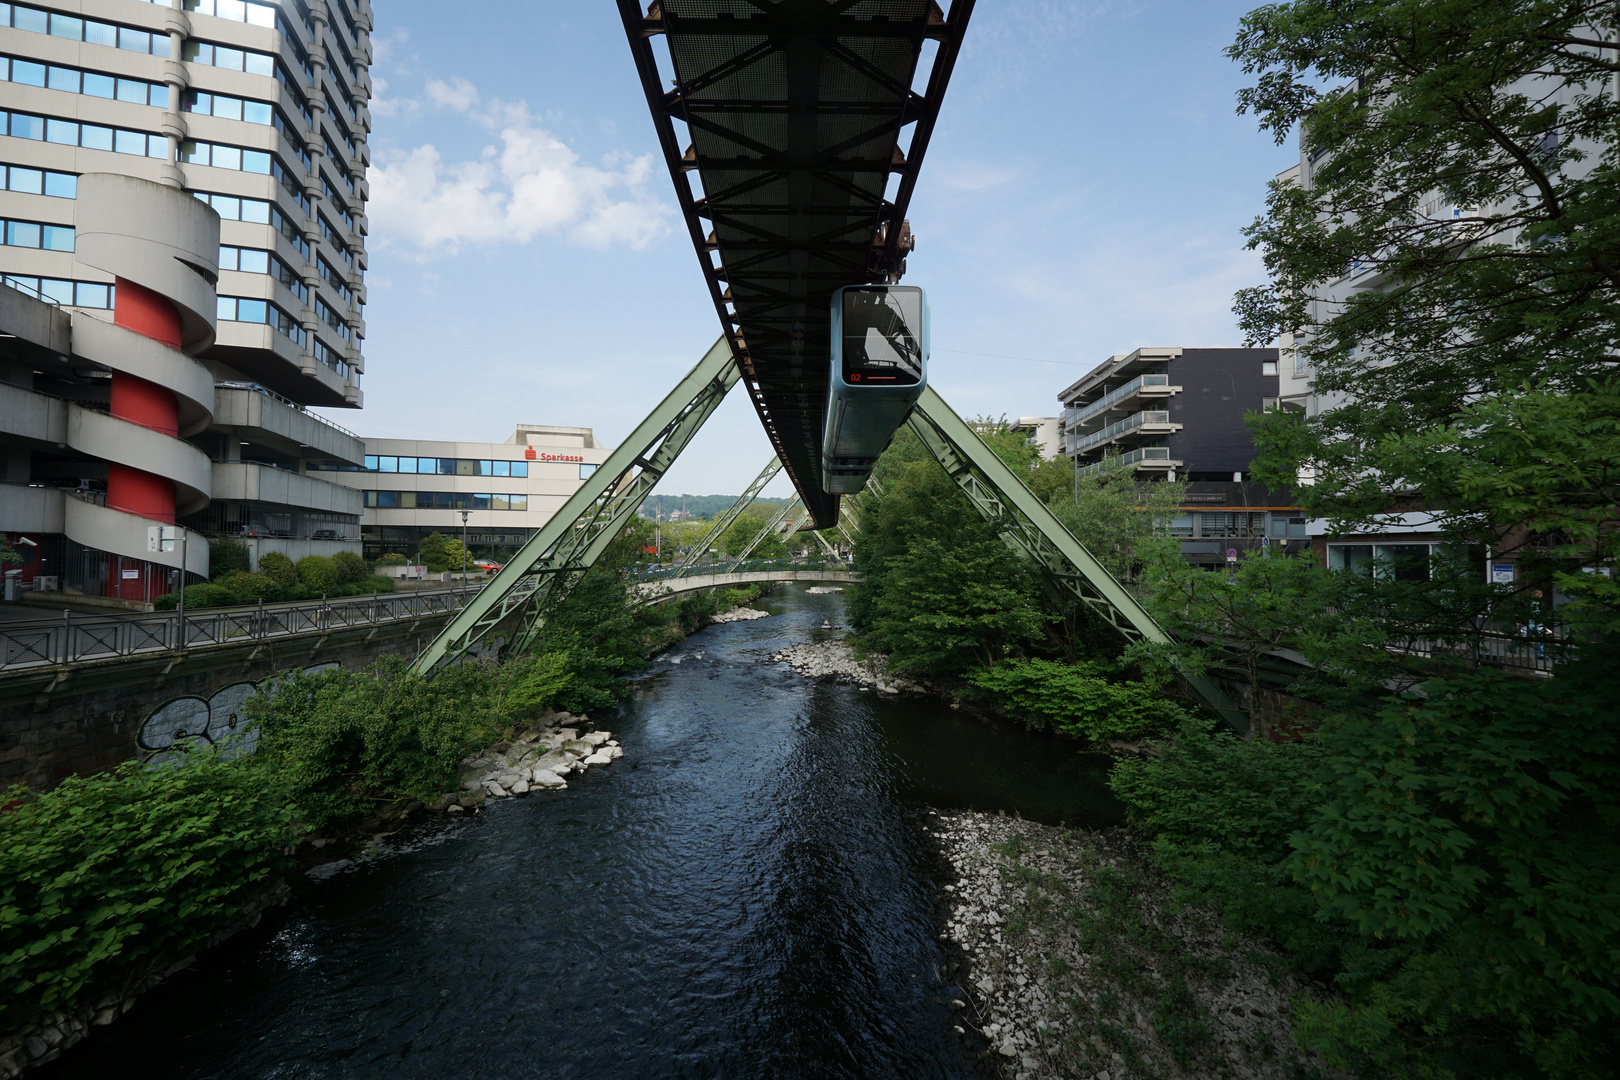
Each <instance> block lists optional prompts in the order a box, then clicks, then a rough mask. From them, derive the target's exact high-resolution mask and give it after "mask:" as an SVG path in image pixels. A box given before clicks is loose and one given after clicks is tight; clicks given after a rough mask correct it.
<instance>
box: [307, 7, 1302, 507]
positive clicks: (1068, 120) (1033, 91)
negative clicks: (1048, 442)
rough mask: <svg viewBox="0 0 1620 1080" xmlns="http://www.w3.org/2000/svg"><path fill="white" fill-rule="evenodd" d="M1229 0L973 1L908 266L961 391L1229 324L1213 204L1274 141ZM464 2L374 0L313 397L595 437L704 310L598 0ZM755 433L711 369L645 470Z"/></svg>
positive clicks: (1227, 278)
mask: <svg viewBox="0 0 1620 1080" xmlns="http://www.w3.org/2000/svg"><path fill="white" fill-rule="evenodd" d="M1252 6H1253V2H1252V0H1245V2H1237V3H1229V2H1225V0H1161V2H1152V0H1140V2H1135V3H1126V2H1121V3H1114V2H1107V0H1099V2H1084V0H1079V2H1073V3H1046V2H1041V0H1016V2H1015V0H979V3H978V5H977V8H976V9H975V13H974V17H973V22H972V24H971V26H970V27H969V30H968V37H967V42H966V46H965V48H964V50H963V53H962V56H961V58H960V60H959V61H958V63H957V67H956V72H955V75H954V77H953V79H952V83H951V88H950V90H949V92H948V94H947V95H946V100H945V104H944V108H943V110H942V112H941V115H940V120H939V125H938V127H937V129H936V131H935V135H934V139H933V143H932V145H931V146H930V148H929V151H928V157H927V160H926V162H925V164H924V167H923V170H922V174H921V178H920V180H919V183H918V186H917V193H916V195H915V197H914V198H913V201H912V205H911V210H910V220H911V223H912V229H913V231H914V232H915V233H916V235H917V238H918V243H917V250H916V251H915V252H914V253H913V254H912V255H911V257H910V260H909V272H908V273H907V276H906V282H907V284H917V285H922V286H923V287H924V288H926V289H927V290H928V291H929V297H930V301H931V303H932V305H933V315H934V333H933V343H934V354H933V360H932V367H931V374H930V378H931V380H932V382H933V383H934V385H935V386H936V387H937V388H938V389H939V391H940V393H941V394H943V395H944V397H945V399H946V400H947V401H949V402H950V403H951V404H952V405H954V406H955V407H956V408H957V410H958V411H959V412H961V413H963V414H964V415H970V416H971V415H975V414H991V415H999V414H1002V413H1006V414H1008V415H1014V416H1016V415H1020V414H1022V415H1052V414H1053V413H1054V412H1055V411H1056V409H1057V401H1056V397H1055V395H1056V394H1057V392H1058V391H1059V390H1061V389H1062V388H1063V387H1064V386H1066V385H1067V384H1068V383H1070V382H1072V381H1073V380H1074V379H1075V378H1077V377H1079V376H1080V375H1081V374H1083V373H1084V372H1085V371H1086V370H1087V369H1089V368H1090V367H1092V366H1094V365H1096V364H1097V363H1099V362H1101V361H1102V360H1104V359H1106V358H1107V357H1108V356H1109V355H1110V354H1112V353H1116V352H1121V351H1126V350H1129V349H1131V348H1135V347H1137V346H1140V345H1229V344H1237V343H1238V341H1239V334H1238V332H1237V330H1236V328H1235V326H1234V321H1233V318H1232V315H1231V311H1230V308H1231V297H1232V293H1233V292H1234V291H1235V290H1236V289H1238V288H1241V287H1242V286H1244V285H1249V284H1254V283H1256V282H1258V281H1259V280H1260V279H1261V272H1262V271H1261V266H1260V263H1259V260H1258V257H1257V256H1256V255H1255V254H1254V253H1253V252H1248V251H1245V250H1244V249H1243V241H1242V237H1241V235H1240V232H1239V230H1240V229H1241V228H1242V227H1243V226H1244V225H1245V224H1247V223H1248V222H1249V221H1250V220H1252V219H1253V217H1254V216H1255V215H1256V214H1257V213H1258V212H1259V211H1260V209H1261V206H1262V203H1263V200H1264V197H1265V185H1266V182H1267V181H1268V180H1269V179H1271V178H1272V177H1273V176H1274V175H1275V174H1276V173H1277V172H1279V171H1281V170H1282V169H1285V168H1287V167H1288V166H1289V165H1291V164H1293V163H1294V161H1295V160H1296V157H1295V153H1294V151H1293V149H1292V147H1291V146H1285V147H1277V146H1275V145H1274V144H1273V143H1272V141H1271V139H1270V138H1269V137H1267V136H1265V135H1262V134H1260V133H1259V132H1258V131H1257V130H1256V128H1255V124H1254V121H1253V119H1252V118H1250V117H1241V116H1238V115H1236V112H1235V93H1236V91H1237V89H1238V88H1239V87H1241V86H1242V85H1244V76H1243V74H1242V72H1241V71H1239V70H1238V69H1237V68H1236V67H1235V66H1234V65H1233V64H1231V63H1230V62H1228V61H1227V60H1226V59H1224V58H1223V57H1222V56H1221V50H1222V49H1223V48H1224V47H1225V46H1226V45H1227V44H1228V43H1229V42H1230V41H1231V39H1232V37H1233V34H1234V32H1235V29H1236V26H1237V21H1238V19H1239V17H1240V16H1241V15H1242V14H1243V12H1244V11H1246V10H1247V9H1249V8H1250V7H1252ZM477 10H478V12H479V15H478V16H477V17H473V18H456V19H446V18H444V11H445V8H444V5H443V4H442V3H432V4H429V3H426V2H421V0H386V2H383V3H379V4H378V5H377V27H376V31H375V34H374V37H373V41H374V42H375V43H376V46H377V62H376V65H375V66H374V68H373V69H372V71H373V75H374V77H375V79H376V84H377V88H378V89H377V99H376V101H375V103H374V107H373V113H374V120H373V133H372V144H371V145H372V149H373V165H372V172H371V183H372V204H371V207H370V218H371V223H372V225H371V238H370V245H369V246H370V270H369V274H368V286H369V299H370V303H369V305H368V307H367V311H366V322H367V330H368V335H369V336H368V337H367V339H366V350H365V351H366V362H367V368H368V370H367V373H366V375H365V379H364V382H363V386H364V389H365V393H366V408H365V410H364V412H363V413H361V414H358V415H356V414H354V413H352V412H350V413H340V412H335V413H334V414H333V415H335V416H337V417H338V419H339V420H340V421H341V422H342V423H344V424H346V425H347V426H348V427H351V428H354V429H356V430H358V431H360V432H362V433H363V434H367V435H375V436H390V437H400V438H445V439H452V438H453V439H466V440H473V441H491V442H500V441H503V440H504V439H506V438H507V437H508V436H509V435H510V434H511V432H512V430H513V427H514V425H515V424H517V423H520V422H522V423H541V424H566V425H575V426H582V427H591V428H594V429H595V430H596V433H597V437H598V438H600V439H601V440H603V441H604V442H606V443H608V444H610V445H617V443H618V441H619V440H620V439H621V438H623V437H624V436H625V435H626V434H627V433H628V432H629V431H630V429H631V428H632V427H633V426H634V425H635V424H636V422H637V421H638V420H639V419H640V418H641V417H642V416H643V415H644V414H645V413H646V412H647V410H648V409H649V408H651V407H652V406H653V405H654V404H655V403H656V402H657V401H658V400H659V398H660V397H662V395H663V394H664V393H665V392H666V391H667V390H668V388H669V387H670V386H671V385H672V384H673V383H674V381H675V380H676V379H677V378H678V377H679V376H680V375H681V374H682V373H683V372H684V371H685V370H686V369H687V368H688V367H689V366H690V365H691V364H692V363H693V362H695V361H696V359H697V358H698V357H699V356H700V355H701V354H702V353H703V352H704V350H705V349H707V348H708V346H709V345H710V344H711V343H712V342H713V341H714V339H715V337H716V336H717V334H718V333H719V325H718V321H717V319H716V317H715V314H714V311H713V308H712V307H711V306H710V304H709V301H708V297H707V293H706V290H705V288H704V285H703V280H702V275H701V273H700V271H699V268H698V263H697V257H696V256H695V255H694V254H693V252H692V249H691V245H690V242H689V241H688V239H687V235H686V232H685V229H684V226H683V225H682V223H681V222H680V219H679V217H678V215H677V213H676V210H675V203H674V197H673V195H672V194H671V188H670V181H669V175H668V173H667V172H666V171H665V169H664V166H663V164H662V162H661V161H659V160H658V158H657V157H656V150H657V146H656V140H655V137H654V133H653V128H652V122H651V119H650V118H649V116H648V114H647V107H646V103H645V100H644V99H643V97H642V96H641V91H640V88H639V84H638V82H637V80H636V76H635V70H634V68H633V66H632V64H631V60H630V55H629V49H628V47H627V46H626V44H625V41H624V38H623V32H622V30H621V28H620V24H619V22H618V16H617V14H616V12H615V9H614V6H613V5H612V4H610V3H608V2H606V0H592V2H590V3H584V4H568V5H564V4H560V3H555V2H549V3H538V4H508V5H503V6H502V8H500V9H498V10H499V14H498V15H497V14H496V9H494V8H493V7H492V6H490V5H478V6H477ZM986 354H989V355H986ZM1003 357H1021V358H1032V359H1004V358H1003ZM1037 361H1038V362H1037ZM769 453H770V449H769V444H768V443H767V442H766V440H765V436H764V434H763V433H762V432H761V431H760V429H759V423H758V421H757V420H756V419H755V417H754V414H753V412H752V410H751V409H750V408H749V406H748V404H747V402H746V401H745V400H744V398H743V397H742V396H741V393H740V392H736V393H734V394H733V395H732V398H731V399H730V400H728V401H727V403H726V404H725V406H723V407H722V409H721V411H720V412H719V413H717V414H716V416H715V418H714V419H713V420H711V422H710V423H709V425H708V427H707V428H706V429H705V430H704V432H703V433H702V435H701V436H700V437H699V440H698V441H697V442H696V443H694V445H693V446H692V447H691V448H690V449H689V450H688V451H687V453H686V454H685V455H684V456H683V458H682V459H681V461H680V462H678V463H677V465H676V467H675V469H674V470H673V471H672V472H671V473H670V475H669V476H668V477H666V478H665V481H664V483H663V484H661V485H660V488H659V490H660V491H663V492H667V493H680V492H682V491H686V492H692V493H696V494H704V493H713V492H735V491H740V490H741V489H742V488H743V487H744V486H745V485H746V483H747V482H748V480H750V479H751V478H752V477H753V475H754V474H755V473H756V472H757V471H758V469H759V467H760V466H761V465H762V464H763V463H764V461H765V460H766V459H767V457H768V456H769ZM776 488H781V489H782V490H781V491H778V490H776ZM786 490H787V485H786V483H785V481H783V480H781V479H778V481H777V482H776V485H775V487H774V488H773V489H771V490H770V491H769V492H768V493H769V494H783V493H785V492H786Z"/></svg>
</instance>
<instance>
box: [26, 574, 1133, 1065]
mask: <svg viewBox="0 0 1620 1080" xmlns="http://www.w3.org/2000/svg"><path fill="white" fill-rule="evenodd" d="M759 606H761V607H763V608H764V609H766V610H768V611H770V612H771V613H772V617H771V618H769V619H760V620H756V621H753V622H738V623H730V624H726V625H723V626H715V627H711V628H709V629H706V630H704V631H702V632H701V633H698V634H696V635H694V636H693V637H691V638H690V639H688V640H687V641H686V642H684V643H683V644H681V645H680V646H678V647H677V648H675V649H673V650H671V651H670V652H668V653H666V654H665V655H663V656H662V657H660V658H659V659H658V660H657V661H655V662H654V664H653V665H652V666H651V668H650V669H649V671H648V672H647V673H646V674H644V675H643V676H641V677H638V678H637V679H636V680H635V682H634V684H633V686H632V689H631V692H630V694H629V696H628V697H627V699H626V700H625V702H624V704H623V705H622V706H621V708H620V709H619V711H618V713H617V714H616V715H613V716H608V715H601V716H598V717H596V718H595V719H596V720H597V722H598V725H599V726H604V727H610V728H611V729H612V730H613V731H614V732H615V733H616V735H617V736H618V738H619V739H620V741H621V742H622V744H623V746H624V752H625V756H624V758H623V759H622V760H621V761H619V762H616V763H615V764H613V765H612V766H609V767H606V768H600V769H596V770H593V771H592V772H591V773H589V774H587V775H586V776H585V777H584V778H582V779H580V780H578V781H576V782H574V783H571V784H570V787H569V789H568V790H567V791H564V792H555V793H543V794H538V795H533V796H530V797H527V798H523V799H509V800H505V801H503V802H500V803H498V804H495V805H492V806H491V807H490V808H489V809H488V810H487V812H485V813H483V814H479V815H477V816H476V817H474V818H471V819H461V818H455V817H450V816H442V817H441V816H435V817H433V818H432V819H430V820H429V821H427V822H424V823H421V824H418V825H414V826H411V827H409V828H407V829H406V830H403V831H402V832H401V833H398V834H396V835H395V837H394V838H393V839H392V841H391V842H392V843H394V844H396V846H397V847H399V848H401V849H402V850H399V851H397V852H396V853H394V854H391V855H390V856H388V857H385V858H380V859H376V860H373V861H369V862H364V863H360V864H357V865H354V866H352V867H350V868H348V869H347V870H345V871H343V872H341V873H338V874H335V875H333V876H332V877H330V878H328V879H326V880H325V881H323V882H321V883H319V884H315V885H313V886H312V887H311V888H309V889H308V890H307V891H306V892H305V894H304V895H303V896H302V897H301V898H300V899H299V901H298V902H296V903H295V904H294V905H293V906H291V907H289V908H288V909H286V910H284V911H282V912H278V913H276V914H274V915H272V916H270V917H267V919H266V920H265V922H264V923H263V924H261V925H260V926H259V927H258V928H257V929H255V930H253V931H250V932H248V933H246V934H243V935H240V936H239V937H237V938H236V939H234V940H232V941H231V942H229V943H227V944H225V945H223V946H221V947H220V948H218V949H216V950H214V951H213V952H212V953H210V954H208V955H206V956H205V957H204V958H203V959H202V960H201V961H200V962H199V963H198V965H197V967H196V968H195V969H194V970H192V971H188V972H186V973H184V974H182V975H180V976H177V977H176V978H174V979H173V980H171V981H170V982H169V983H168V984H167V985H165V986H164V987H162V988H160V989H159V990H157V991H155V992H153V993H152V994H150V995H148V996H147V997H146V998H144V999H143V1000H142V1001H141V1002H140V1003H139V1004H138V1005H137V1006H136V1008H135V1009H134V1010H132V1011H131V1012H130V1013H129V1014H128V1015H127V1016H126V1017H124V1018H123V1019H122V1020H120V1021H119V1022H118V1023H117V1024H115V1025H113V1026H112V1027H110V1028H106V1029H98V1030H97V1031H96V1032H95V1034H94V1035H93V1036H92V1037H91V1038H90V1039H88V1040H86V1041H85V1042H84V1043H82V1044H80V1045H79V1046H78V1047H75V1048H74V1049H73V1050H72V1051H70V1052H68V1053H67V1054H65V1055H64V1057H63V1059H62V1060H61V1061H59V1062H57V1063H55V1064H53V1065H52V1066H50V1067H48V1068H45V1069H41V1070H39V1071H38V1073H37V1074H36V1075H38V1076H40V1077H41V1078H44V1080H55V1078H63V1077H80V1076H83V1077H96V1078H98V1080H102V1078H106V1077H112V1076H116V1077H163V1078H165V1080H191V1078H195V1080H203V1078H208V1080H221V1078H255V1080H271V1078H276V1080H280V1078H295V1077H296V1078H300V1080H303V1078H313V1077H345V1078H347V1077H367V1078H370V1077H378V1078H381V1077H390V1078H393V1077H432V1078H435V1080H446V1078H479V1080H495V1078H505V1077H569V1078H573V1077H579V1078H598V1077H600V1078H608V1077H612V1078H628V1080H646V1078H651V1077H719V1076H724V1077H762V1078H763V1077H773V1078H774V1077H905V1078H924V1077H968V1076H973V1075H976V1073H975V1071H974V1068H973V1065H972V1060H971V1057H970V1056H969V1055H967V1054H966V1053H965V1051H964V1048H963V1046H962V1044H961V1043H960V1042H958V1041H957V1038H956V1036H955V1035H954V1033H953V1031H952V1024H953V1022H954V1021H953V1014H952V1013H951V1012H950V1010H949V1008H948V1004H947V1003H948V1002H949V1001H950V999H951V997H952V996H953V994H954V992H955V991H954V987H953V983H952V981H951V976H950V974H949V971H948V966H947V958H946V956H945V953H944V951H943V948H942V946H941V944H940V942H939V940H938V928H937V926H936V925H935V922H934V905H935V898H936V895H937V886H936V884H935V882H934V880H933V878H932V875H933V873H934V872H935V870H936V863H935V860H934V856H933V855H932V853H931V849H930V848H929V846H928V842H927V838H926V837H925V836H924V834H923V833H922V830H921V828H920V824H919V818H920V815H921V813H922V812H923V811H925V810H926V809H927V808H928V807H930V806H936V807H952V808H959V807H972V808H977V809H981V810H989V811H997V810H1004V811H1007V812H1009V813H1011V812H1018V813H1021V814H1023V815H1024V816H1025V817H1029V818H1033V819H1036V820H1040V821H1044V822H1048V823H1059V822H1065V823H1069V824H1106V823H1110V822H1112V821H1114V820H1117V817H1118V813H1119V808H1118V805H1117V804H1116V803H1114V801H1113V800H1112V798H1111V797H1110V796H1109V795H1108V793H1107V792H1106V790H1105V789H1104V787H1103V784H1102V778H1103V770H1104V769H1105V767H1106V762H1105V761H1104V760H1102V759H1100V758H1099V757H1097V756H1095V755H1087V754H1081V753H1078V752H1076V751H1075V750H1074V748H1073V747H1072V745H1071V744H1066V743H1062V742H1059V741H1057V740H1054V739H1051V738H1048V737H1045V736H1042V735H1038V734H1033V733H1030V732H1027V731H1024V730H1022V729H1019V728H1016V727H1012V726H1008V725H1001V724H994V723H987V722H985V721H983V720H979V719H975V718H971V717H965V716H963V715H961V714H960V713H958V712H955V711H953V710H951V709H949V708H948V707H946V706H944V705H942V704H940V703H937V702H931V701H918V700H912V699H900V700H896V699H892V698H881V697H879V696H878V695H877V694H875V693H872V692H869V691H863V690H861V689H860V688H858V687H854V686H848V685H835V684H829V683H817V682H812V681H809V680H806V679H804V678H802V677H800V676H799V675H797V674H796V673H794V672H793V671H791V670H790V669H788V668H787V667H786V666H785V665H781V664H769V663H767V662H766V658H767V657H768V656H769V655H770V654H771V653H772V652H774V651H776V650H777V649H780V648H782V647H784V646H786V645H790V644H795V643H798V642H803V641H807V640H818V639H820V638H823V637H826V636H830V635H833V634H835V633H836V632H834V631H824V630H819V629H817V627H818V626H819V624H821V623H822V622H823V620H830V621H831V622H833V623H835V624H836V623H838V622H840V621H841V618H842V611H843V607H842V598H841V597H840V596H838V595H836V594H833V595H809V594H807V593H805V592H804V591H802V587H783V588H780V589H778V590H777V592H776V593H774V594H773V595H772V596H770V597H768V598H766V599H765V600H764V601H762V602H761V603H760V604H759Z"/></svg>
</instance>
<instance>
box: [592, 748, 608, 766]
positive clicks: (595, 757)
mask: <svg viewBox="0 0 1620 1080" xmlns="http://www.w3.org/2000/svg"><path fill="white" fill-rule="evenodd" d="M585 764H586V765H611V764H613V755H612V754H606V753H603V752H602V751H600V750H598V751H597V752H596V753H594V754H592V755H591V756H590V757H588V758H586V759H585Z"/></svg>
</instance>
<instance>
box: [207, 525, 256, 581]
mask: <svg viewBox="0 0 1620 1080" xmlns="http://www.w3.org/2000/svg"><path fill="white" fill-rule="evenodd" d="M252 569H253V557H252V555H251V554H250V553H249V552H248V548H247V545H246V544H244V543H242V541H240V540H232V539H231V538H230V537H228V536H210V537H209V538H208V576H209V577H211V578H213V579H214V580H216V581H217V580H219V579H220V578H223V577H229V576H230V575H232V574H234V573H237V572H238V571H240V572H242V573H247V572H248V571H250V570H252Z"/></svg>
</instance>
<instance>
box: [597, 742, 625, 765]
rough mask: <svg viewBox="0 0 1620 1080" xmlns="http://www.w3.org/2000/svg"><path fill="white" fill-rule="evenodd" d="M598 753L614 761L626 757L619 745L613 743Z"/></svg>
mask: <svg viewBox="0 0 1620 1080" xmlns="http://www.w3.org/2000/svg"><path fill="white" fill-rule="evenodd" d="M597 753H598V754H606V755H607V756H608V757H610V758H612V759H613V760H614V761H618V760H619V759H620V758H622V757H624V750H623V749H621V748H620V747H619V744H618V743H612V744H610V745H608V746H604V747H602V749H600V750H598V751H597Z"/></svg>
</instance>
